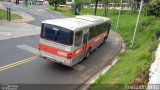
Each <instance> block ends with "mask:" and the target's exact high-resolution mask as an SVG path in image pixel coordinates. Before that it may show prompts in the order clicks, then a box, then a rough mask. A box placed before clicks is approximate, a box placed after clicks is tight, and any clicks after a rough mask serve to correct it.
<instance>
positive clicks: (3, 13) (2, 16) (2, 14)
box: [0, 9, 22, 20]
mask: <svg viewBox="0 0 160 90" xmlns="http://www.w3.org/2000/svg"><path fill="white" fill-rule="evenodd" d="M21 18H22V17H21V16H19V15H17V14H13V13H11V19H21ZM4 19H7V12H6V11H4V10H1V9H0V20H4Z"/></svg>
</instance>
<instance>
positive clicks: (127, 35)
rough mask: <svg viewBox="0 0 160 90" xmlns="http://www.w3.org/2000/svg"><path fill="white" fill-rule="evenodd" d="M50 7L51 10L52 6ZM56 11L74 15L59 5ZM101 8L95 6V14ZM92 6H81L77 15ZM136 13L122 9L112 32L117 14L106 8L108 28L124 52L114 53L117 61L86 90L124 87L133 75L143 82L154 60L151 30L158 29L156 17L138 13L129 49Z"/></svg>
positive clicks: (154, 39) (99, 12)
mask: <svg viewBox="0 0 160 90" xmlns="http://www.w3.org/2000/svg"><path fill="white" fill-rule="evenodd" d="M52 10H53V9H52ZM59 10H60V12H61V11H63V14H65V15H68V16H74V15H72V14H73V13H71V12H70V10H69V9H63V8H59ZM103 11H104V9H98V11H97V15H99V16H103ZM93 13H94V9H91V8H85V9H82V10H81V12H80V15H86V14H92V15H93ZM137 15H138V12H132V11H122V12H121V16H120V20H119V26H118V30H117V31H115V28H116V21H117V17H118V11H117V10H109V13H108V17H109V18H111V19H112V21H113V25H112V26H113V27H112V30H113V31H115V32H117V33H118V34H119V35H120V36H121V37H122V38H123V40H124V42H125V43H126V51H125V52H124V53H122V54H120V55H119V56H118V61H117V63H116V64H115V65H114V66H112V68H110V69H109V70H108V72H107V73H105V74H104V75H101V76H100V77H99V78H98V79H97V80H96V82H95V83H94V84H93V85H91V86H90V87H89V88H88V89H89V90H110V89H124V88H125V87H124V85H125V84H134V82H133V81H134V80H136V79H137V78H138V79H139V80H141V81H142V82H139V84H147V80H148V73H149V70H148V69H149V67H150V64H151V62H153V60H154V55H153V52H154V51H155V49H156V48H157V45H158V43H159V42H158V39H156V37H155V31H156V30H158V29H160V19H156V18H154V17H149V16H144V14H143V13H142V14H141V16H140V21H139V25H138V30H137V33H136V38H135V43H134V46H133V48H130V45H131V40H132V37H133V32H134V28H135V23H136V19H137Z"/></svg>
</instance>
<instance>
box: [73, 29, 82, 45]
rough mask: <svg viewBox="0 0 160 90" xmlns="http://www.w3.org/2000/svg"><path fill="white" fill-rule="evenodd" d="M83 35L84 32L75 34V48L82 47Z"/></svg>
mask: <svg viewBox="0 0 160 90" xmlns="http://www.w3.org/2000/svg"><path fill="white" fill-rule="evenodd" d="M82 34H83V32H82V31H78V32H76V34H75V46H77V47H79V46H81V43H82Z"/></svg>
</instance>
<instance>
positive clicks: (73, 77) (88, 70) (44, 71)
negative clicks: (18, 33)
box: [0, 3, 122, 90]
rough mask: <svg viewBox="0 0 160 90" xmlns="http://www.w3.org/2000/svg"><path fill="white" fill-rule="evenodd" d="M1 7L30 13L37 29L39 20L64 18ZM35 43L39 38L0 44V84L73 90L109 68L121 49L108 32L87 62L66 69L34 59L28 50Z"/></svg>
mask: <svg viewBox="0 0 160 90" xmlns="http://www.w3.org/2000/svg"><path fill="white" fill-rule="evenodd" d="M4 5H5V6H8V7H14V10H16V11H19V12H23V13H26V14H30V15H31V16H33V17H34V18H35V21H33V22H30V23H31V24H33V25H37V26H40V24H41V21H42V20H44V19H54V18H64V17H65V16H63V15H58V14H56V13H53V12H48V11H45V10H44V8H42V7H41V8H40V9H41V10H40V11H38V14H37V12H33V11H32V10H37V9H38V8H39V6H34V7H33V8H31V9H30V8H26V7H23V6H16V5H14V4H8V3H4ZM38 42H39V35H32V36H27V37H20V38H15V39H8V40H1V41H0V47H1V50H0V83H2V84H15V85H16V84H21V85H19V87H18V90H40V89H41V90H60V89H61V90H64V89H65V90H71V89H72V90H74V89H77V88H78V87H79V86H80V85H82V84H84V83H85V82H86V81H87V80H89V79H90V78H91V77H92V76H93V75H95V74H96V73H97V72H98V71H99V70H101V69H102V68H103V67H104V66H106V65H110V64H111V62H112V61H113V59H114V58H115V56H116V55H117V54H118V53H119V52H120V50H121V47H122V42H121V40H120V39H119V37H118V36H117V35H116V34H115V33H113V32H111V33H110V34H109V37H108V39H107V40H106V42H105V43H104V44H103V45H102V46H100V47H99V48H98V49H97V50H96V51H94V52H93V53H92V54H91V56H90V57H89V59H87V60H85V61H82V62H80V63H78V64H77V65H75V66H74V67H73V68H70V67H66V66H63V65H60V64H57V63H53V62H51V61H48V60H44V59H42V58H39V57H37V56H36V53H34V52H32V51H33V49H36V48H37V45H38ZM20 45H25V46H28V47H31V48H32V49H31V50H26V49H25V47H24V50H23V49H20V48H17V46H20ZM31 57H33V59H32V58H31ZM23 60H24V61H23ZM19 61H23V62H19ZM15 62H17V63H15ZM26 84H27V85H26ZM46 84H47V85H46Z"/></svg>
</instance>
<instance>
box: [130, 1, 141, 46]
mask: <svg viewBox="0 0 160 90" xmlns="http://www.w3.org/2000/svg"><path fill="white" fill-rule="evenodd" d="M142 6H143V0H141V6H140V9H139V13H138V18H137V22H136V27H135V29H134V34H133V39H132V44H131V48H132V47H133V44H134V40H135V36H136V32H137V27H138V22H139V18H140V15H141V11H142Z"/></svg>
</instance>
